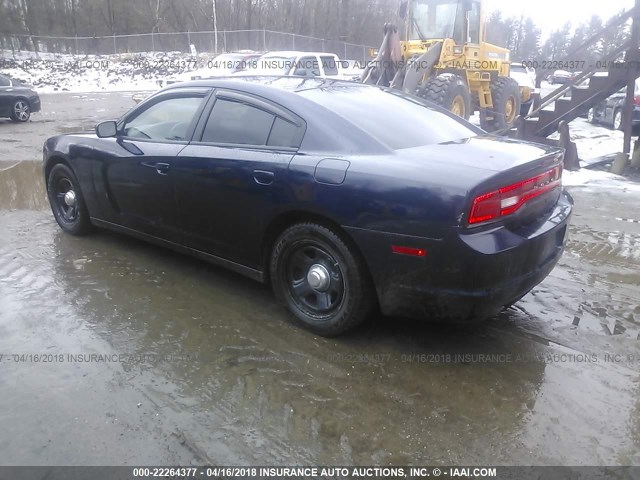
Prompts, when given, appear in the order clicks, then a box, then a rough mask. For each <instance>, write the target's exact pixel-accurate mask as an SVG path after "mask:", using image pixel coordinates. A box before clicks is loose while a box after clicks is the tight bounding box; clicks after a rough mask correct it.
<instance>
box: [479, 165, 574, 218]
mask: <svg viewBox="0 0 640 480" xmlns="http://www.w3.org/2000/svg"><path fill="white" fill-rule="evenodd" d="M561 182H562V166H561V165H558V166H557V167H554V168H552V169H551V170H549V171H547V172H545V173H542V174H540V175H536V176H535V177H533V178H529V179H527V180H523V181H521V182H518V183H514V184H513V185H508V186H506V187H502V188H500V189H498V190H495V191H493V192H489V193H485V194H483V195H480V196H478V197H476V198H475V199H474V200H473V206H472V207H471V214H470V215H469V225H477V224H479V223H484V222H490V221H492V220H496V219H499V218H501V217H506V216H507V215H512V214H514V213H515V212H517V211H518V210H519V209H520V208H521V207H522V206H523V205H524V204H525V203H527V202H528V201H530V200H533V199H534V198H536V197H539V196H540V195H543V194H545V193H547V192H549V191H551V190H553V189H554V188H556V187H558V186H559V185H560V184H561Z"/></svg>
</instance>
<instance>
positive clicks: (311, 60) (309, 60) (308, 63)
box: [293, 57, 320, 77]
mask: <svg viewBox="0 0 640 480" xmlns="http://www.w3.org/2000/svg"><path fill="white" fill-rule="evenodd" d="M293 74H294V75H299V76H302V77H319V76H320V64H319V63H318V59H317V58H316V57H302V58H300V59H299V60H298V61H297V62H296V69H295V71H294V72H293Z"/></svg>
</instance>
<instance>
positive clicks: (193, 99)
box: [93, 88, 210, 243]
mask: <svg viewBox="0 0 640 480" xmlns="http://www.w3.org/2000/svg"><path fill="white" fill-rule="evenodd" d="M209 90H210V89H186V88H185V89H175V90H171V91H168V92H167V93H165V94H160V95H158V96H157V97H156V98H155V99H153V100H151V101H149V102H146V103H145V104H142V105H141V108H140V109H137V110H134V111H133V112H132V114H130V115H129V116H128V117H127V118H125V119H124V120H123V121H122V122H121V123H120V126H119V127H120V128H119V133H118V136H117V137H116V138H101V139H98V140H97V142H96V159H97V162H96V163H95V164H94V166H93V178H97V179H100V181H99V182H97V183H98V187H97V188H98V190H100V189H102V190H103V191H102V192H101V191H98V192H97V193H98V195H97V198H98V199H100V200H101V201H102V207H103V208H102V210H103V212H105V213H106V217H107V218H105V220H107V221H110V222H112V223H116V224H118V225H121V226H124V227H127V228H130V229H132V230H135V231H138V232H141V233H144V234H147V235H151V236H153V237H157V238H161V239H164V240H169V241H172V242H176V243H181V242H182V232H181V230H180V226H179V222H178V218H177V213H176V204H175V192H174V180H173V171H172V170H173V167H174V163H175V160H176V156H177V155H178V154H179V153H180V152H181V151H182V150H183V149H184V148H185V146H186V145H187V144H188V143H189V140H190V139H191V135H192V134H193V130H194V128H195V124H196V122H197V120H198V118H199V115H200V113H201V111H202V109H203V108H204V104H205V98H206V96H207V94H208V93H209Z"/></svg>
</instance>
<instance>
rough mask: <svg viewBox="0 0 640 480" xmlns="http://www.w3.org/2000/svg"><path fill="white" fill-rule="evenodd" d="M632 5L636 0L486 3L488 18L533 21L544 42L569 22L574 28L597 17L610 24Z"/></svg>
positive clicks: (501, 0)
mask: <svg viewBox="0 0 640 480" xmlns="http://www.w3.org/2000/svg"><path fill="white" fill-rule="evenodd" d="M633 5H634V0H484V8H485V12H486V14H487V18H488V16H489V14H491V12H492V11H494V10H500V11H501V12H502V15H503V17H512V16H520V15H524V16H525V17H531V18H532V19H533V20H534V21H535V22H536V24H537V25H538V26H539V27H540V28H542V37H543V38H545V37H547V36H548V35H549V33H551V32H552V31H553V30H557V29H559V28H562V26H563V25H564V24H565V23H566V22H568V21H569V22H571V24H572V25H573V26H574V27H575V26H576V25H578V24H580V23H582V22H584V21H587V20H589V19H590V18H591V16H592V15H594V14H596V15H600V16H601V17H602V18H603V19H604V20H608V19H609V18H611V17H613V16H614V15H616V14H617V13H618V12H619V11H620V10H623V9H628V8H630V7H632V6H633Z"/></svg>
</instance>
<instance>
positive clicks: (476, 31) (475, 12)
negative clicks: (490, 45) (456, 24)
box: [469, 2, 480, 44]
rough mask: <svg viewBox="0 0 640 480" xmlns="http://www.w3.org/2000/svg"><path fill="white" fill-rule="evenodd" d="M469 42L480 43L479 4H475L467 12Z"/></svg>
mask: <svg viewBox="0 0 640 480" xmlns="http://www.w3.org/2000/svg"><path fill="white" fill-rule="evenodd" d="M469 42H470V43H474V44H479V43H480V4H479V3H476V2H474V3H473V6H472V7H471V11H470V12H469Z"/></svg>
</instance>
